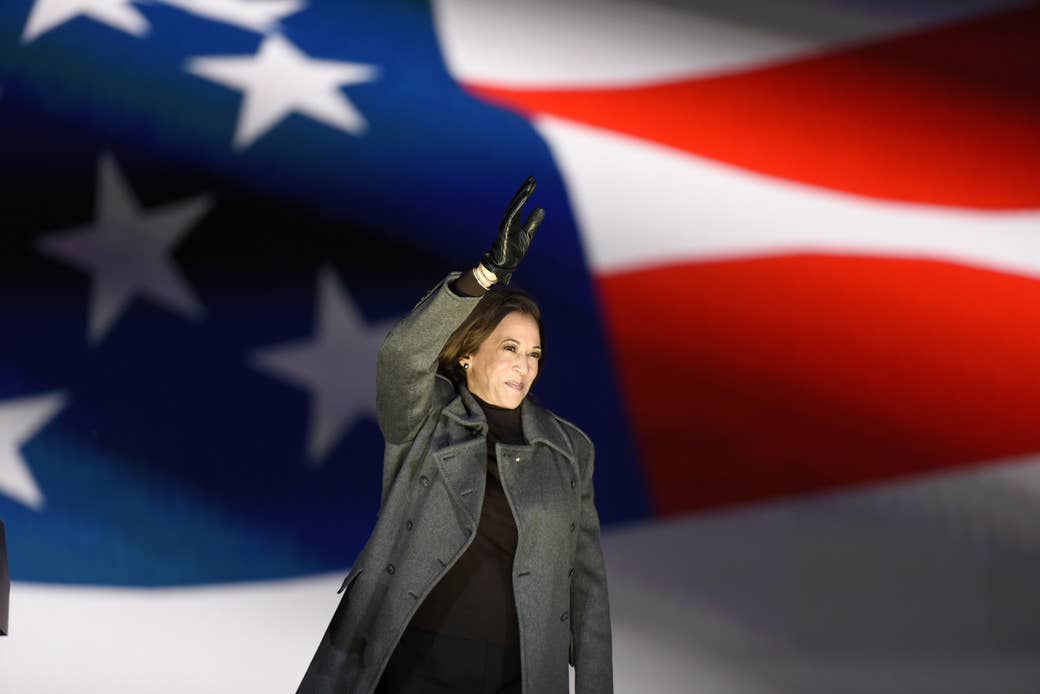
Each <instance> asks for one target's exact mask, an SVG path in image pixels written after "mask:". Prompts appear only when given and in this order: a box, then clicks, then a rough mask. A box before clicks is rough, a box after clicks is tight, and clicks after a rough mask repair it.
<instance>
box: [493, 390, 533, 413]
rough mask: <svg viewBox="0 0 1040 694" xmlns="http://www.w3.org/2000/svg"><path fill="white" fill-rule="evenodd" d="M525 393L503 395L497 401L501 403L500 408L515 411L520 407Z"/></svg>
mask: <svg viewBox="0 0 1040 694" xmlns="http://www.w3.org/2000/svg"><path fill="white" fill-rule="evenodd" d="M525 395H527V393H505V394H504V395H503V396H502V397H501V398H499V401H500V402H501V403H502V404H501V405H500V407H507V408H509V409H511V410H515V409H516V408H518V407H520V403H522V402H523V401H524V396H525Z"/></svg>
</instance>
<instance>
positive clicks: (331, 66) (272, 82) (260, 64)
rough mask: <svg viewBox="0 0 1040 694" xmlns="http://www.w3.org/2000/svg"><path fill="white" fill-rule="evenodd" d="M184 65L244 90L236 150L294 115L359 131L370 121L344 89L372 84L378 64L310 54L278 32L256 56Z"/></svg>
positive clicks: (194, 60) (198, 60) (203, 59)
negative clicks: (343, 91)
mask: <svg viewBox="0 0 1040 694" xmlns="http://www.w3.org/2000/svg"><path fill="white" fill-rule="evenodd" d="M185 69H186V70H187V71H188V72H190V73H192V74H194V75H198V76H199V77H203V78H205V79H208V80H211V81H213V82H216V83H218V84H222V85H224V86H226V87H230V88H231V89H237V90H239V91H241V92H242V109H241V110H240V111H239V114H238V124H237V125H236V126H235V137H234V147H235V149H244V148H246V147H248V146H249V145H251V144H252V143H253V142H255V141H256V140H257V139H258V138H260V136H261V135H263V134H264V133H266V132H267V131H268V130H270V129H271V128H273V127H274V126H275V125H277V124H278V123H279V122H280V121H281V120H282V119H284V118H285V117H286V116H288V115H289V114H291V113H299V114H302V115H305V116H309V117H311V118H313V119H314V120H317V121H321V122H323V123H326V124H327V125H330V126H332V127H334V128H339V129H340V130H343V131H345V132H348V133H351V134H352V135H360V134H361V133H363V132H364V131H365V129H366V128H367V127H368V123H367V122H366V121H365V117H364V116H362V115H361V113H360V112H359V111H358V110H357V109H356V108H355V107H354V105H353V104H352V103H351V102H350V100H349V99H347V97H346V95H345V94H343V93H342V92H341V91H340V88H341V87H344V86H347V85H351V84H361V83H363V82H371V81H372V80H374V79H375V78H376V74H377V72H378V71H377V68H376V67H375V66H374V65H366V64H364V63H348V62H343V61H338V60H316V59H313V58H309V57H307V56H306V55H305V54H303V53H301V52H300V51H298V50H297V49H296V47H295V46H293V45H292V44H291V43H290V42H289V41H287V40H286V39H284V38H282V37H281V36H279V35H275V36H269V37H267V38H265V39H264V40H263V42H262V43H261V44H260V49H259V51H258V52H257V54H256V55H255V56H207V57H197V58H192V59H191V60H189V61H188V64H187V65H186V66H185Z"/></svg>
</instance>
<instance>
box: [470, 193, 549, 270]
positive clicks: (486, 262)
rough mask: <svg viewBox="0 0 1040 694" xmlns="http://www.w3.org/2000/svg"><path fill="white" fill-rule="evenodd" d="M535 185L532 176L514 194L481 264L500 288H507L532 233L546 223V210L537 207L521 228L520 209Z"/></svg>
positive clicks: (529, 243)
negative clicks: (503, 285) (504, 286)
mask: <svg viewBox="0 0 1040 694" xmlns="http://www.w3.org/2000/svg"><path fill="white" fill-rule="evenodd" d="M536 185H538V184H537V183H536V182H535V180H534V176H531V177H529V178H528V179H527V180H526V181H525V182H524V184H523V185H522V186H520V190H518V191H516V195H514V196H513V201H512V202H511V203H509V208H508V209H507V210H506V214H505V216H504V217H503V218H502V225H501V226H499V227H498V238H497V239H495V242H494V243H493V244H492V245H491V250H490V251H488V252H487V253H485V254H484V257H483V258H482V259H481V261H480V264H481V265H483V266H484V267H485V268H486V269H487V270H489V271H491V272H493V273H495V276H496V277H497V278H498V281H499V282H501V283H502V284H509V279H510V278H511V277H512V276H513V271H515V270H516V266H517V265H519V264H520V261H521V260H523V258H524V254H525V253H527V249H528V247H529V246H530V245H531V239H533V238H534V232H535V231H537V230H538V225H539V224H541V223H542V220H543V219H545V210H543V209H542V208H541V207H538V208H535V210H534V211H533V212H532V213H531V214H530V216H529V217H528V218H527V221H526V222H524V223H523V224H522V225H521V224H520V209H521V208H522V207H523V206H524V203H526V202H527V199H528V198H529V197H531V193H533V192H534V188H535V186H536Z"/></svg>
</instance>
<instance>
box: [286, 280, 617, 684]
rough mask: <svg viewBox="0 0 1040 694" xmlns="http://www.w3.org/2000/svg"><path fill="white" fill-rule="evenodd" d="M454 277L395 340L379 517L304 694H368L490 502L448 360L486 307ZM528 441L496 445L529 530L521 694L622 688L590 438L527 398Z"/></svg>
mask: <svg viewBox="0 0 1040 694" xmlns="http://www.w3.org/2000/svg"><path fill="white" fill-rule="evenodd" d="M456 277H458V274H457V273H455V274H452V275H449V276H448V278H447V279H445V280H444V281H443V282H441V283H440V284H439V285H437V287H435V288H434V289H433V290H431V291H430V293H428V294H427V295H426V296H425V297H424V298H423V299H422V301H420V302H419V303H418V305H416V307H415V308H414V309H413V310H412V312H411V313H410V314H409V315H408V316H406V317H405V318H404V319H402V320H401V321H400V322H399V323H398V324H397V325H396V326H395V327H394V328H393V329H392V330H391V331H390V333H389V335H388V336H387V338H386V341H385V342H384V344H383V346H382V349H381V350H380V353H379V361H378V368H377V374H376V378H377V396H376V412H377V418H378V421H379V426H380V429H381V430H382V432H383V436H384V438H385V439H386V452H385V456H384V460H383V494H382V505H381V507H380V512H379V519H378V521H377V522H376V527H375V529H374V530H373V532H372V535H371V536H370V537H369V540H368V542H367V544H366V545H365V547H364V549H363V550H362V551H361V553H360V554H359V555H358V557H357V559H356V560H355V562H354V566H353V568H352V569H351V571H350V573H349V574H348V575H347V577H346V579H344V581H343V585H342V586H341V587H340V592H341V593H342V594H343V597H342V598H341V599H340V603H339V606H338V607H337V609H336V611H335V613H334V614H333V617H332V621H331V622H330V624H329V626H328V629H327V630H326V632H325V636H324V637H323V638H322V640H321V643H320V645H319V646H318V650H317V652H316V653H315V655H314V658H313V660H312V661H311V664H310V667H309V668H308V669H307V672H306V674H305V675H304V678H303V682H302V683H301V684H300V687H299V690H298V694H371V692H372V691H373V690H374V689H375V687H376V685H377V684H378V683H379V679H380V677H381V676H382V673H383V670H384V668H385V667H386V664H387V661H388V660H389V659H390V656H391V654H392V653H393V651H394V648H395V647H396V645H397V642H398V640H399V639H400V637H401V634H402V632H403V631H404V629H405V627H407V626H408V623H409V621H410V620H411V617H412V615H413V614H414V613H415V611H416V609H417V608H418V607H419V604H420V603H421V602H422V601H423V599H425V597H426V596H427V595H428V594H429V593H430V591H431V590H432V589H433V587H434V586H435V585H436V584H437V582H438V581H439V580H440V579H441V577H442V576H443V575H444V574H445V573H446V572H447V571H448V569H450V568H451V566H452V565H453V564H454V563H455V561H456V560H457V559H458V558H459V557H460V556H461V555H462V553H463V552H464V551H465V550H466V548H467V547H469V545H470V543H471V542H472V540H473V538H474V537H475V535H476V528H477V521H478V520H479V518H480V510H481V506H482V503H483V500H484V482H485V476H486V466H487V450H486V443H485V436H486V434H487V422H486V420H485V418H484V414H483V411H482V410H481V408H480V406H479V405H478V404H477V402H476V400H475V399H474V398H473V396H472V395H471V394H470V393H469V391H468V390H467V389H466V388H465V386H457V385H456V384H455V383H453V382H452V381H451V380H450V379H448V378H446V377H445V376H444V375H442V374H438V373H437V355H438V354H439V352H440V350H441V347H442V346H443V345H444V343H445V342H446V341H447V339H448V337H449V336H450V335H451V333H452V332H454V330H455V328H457V327H458V326H459V325H460V324H461V323H462V321H463V320H464V319H465V318H466V316H468V315H469V313H470V311H472V310H473V307H474V306H476V304H477V301H478V299H476V298H470V297H461V296H457V295H456V294H455V293H454V292H452V291H451V290H450V289H449V288H448V285H449V284H450V283H451V282H452V281H453V280H454V279H455V278H456ZM521 420H522V422H523V428H524V435H525V438H526V439H527V441H528V443H527V444H526V445H522V446H514V445H504V444H498V445H497V452H498V464H499V469H500V471H501V478H502V485H503V487H504V488H505V492H506V497H507V499H508V501H509V505H510V507H511V508H512V510H513V517H514V518H515V520H516V525H517V531H518V544H517V550H516V556H515V559H514V561H513V590H514V592H515V596H516V608H517V613H518V617H519V622H520V653H521V664H522V665H521V667H522V669H521V672H522V677H523V691H524V694H566V692H567V686H568V685H567V681H568V672H567V665H568V662H570V664H572V665H574V668H575V686H576V691H577V692H578V693H579V694H610V693H611V692H613V673H612V664H611V631H610V613H609V606H608V601H607V581H606V575H605V573H604V568H603V554H602V551H601V549H600V538H599V517H598V515H597V513H596V508H595V506H594V504H593V492H592V467H593V447H592V442H591V441H589V439H588V437H587V436H585V434H584V433H582V432H581V430H579V429H578V428H577V427H575V426H574V425H573V424H570V423H568V422H565V421H564V420H562V419H560V418H559V417H557V416H556V415H554V414H553V413H552V412H549V411H548V410H545V409H543V408H541V407H539V406H537V405H536V404H534V403H533V402H530V400H529V399H527V400H525V401H524V402H523V404H522V405H521Z"/></svg>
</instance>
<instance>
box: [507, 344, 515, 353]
mask: <svg viewBox="0 0 1040 694" xmlns="http://www.w3.org/2000/svg"><path fill="white" fill-rule="evenodd" d="M505 349H506V351H509V352H515V351H516V345H506V346H505Z"/></svg>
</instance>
